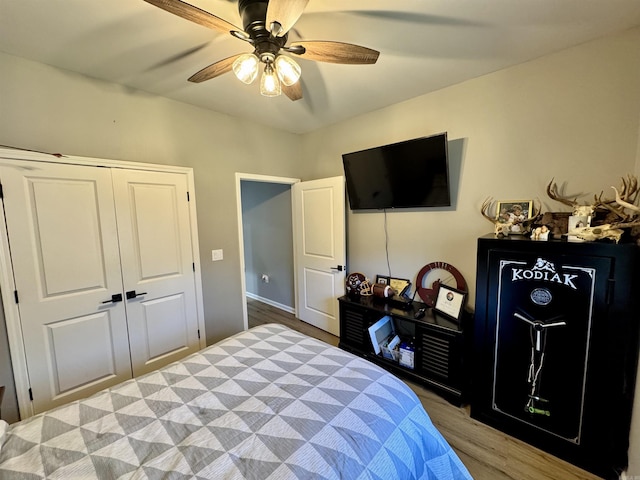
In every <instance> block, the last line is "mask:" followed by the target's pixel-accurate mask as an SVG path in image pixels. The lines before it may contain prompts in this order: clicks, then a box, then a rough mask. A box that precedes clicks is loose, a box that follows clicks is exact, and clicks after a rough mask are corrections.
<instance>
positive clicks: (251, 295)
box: [247, 292, 296, 315]
mask: <svg viewBox="0 0 640 480" xmlns="http://www.w3.org/2000/svg"><path fill="white" fill-rule="evenodd" d="M247 297H249V298H251V299H253V300H258V301H259V302H262V303H266V304H267V305H271V306H272V307H276V308H279V309H280V310H284V311H285V312H287V313H291V314H293V315H295V314H296V309H295V308H293V307H290V306H288V305H283V304H282V303H278V302H274V301H273V300H270V299H268V298H264V297H261V296H259V295H256V294H255V293H251V292H247Z"/></svg>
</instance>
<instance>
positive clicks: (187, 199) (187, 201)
mask: <svg viewBox="0 0 640 480" xmlns="http://www.w3.org/2000/svg"><path fill="white" fill-rule="evenodd" d="M190 201H191V200H189V192H187V202H190Z"/></svg>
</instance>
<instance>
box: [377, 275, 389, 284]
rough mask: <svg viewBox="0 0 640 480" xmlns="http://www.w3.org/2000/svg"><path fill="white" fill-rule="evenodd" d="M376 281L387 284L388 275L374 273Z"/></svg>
mask: <svg viewBox="0 0 640 480" xmlns="http://www.w3.org/2000/svg"><path fill="white" fill-rule="evenodd" d="M376 283H381V284H382V285H389V277H385V276H384V275H376Z"/></svg>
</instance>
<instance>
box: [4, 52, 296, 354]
mask: <svg viewBox="0 0 640 480" xmlns="http://www.w3.org/2000/svg"><path fill="white" fill-rule="evenodd" d="M0 92H1V95H2V104H1V105H2V106H1V108H2V115H1V116H0V145H8V146H15V147H20V148H27V149H33V150H42V151H46V152H61V153H66V154H71V155H79V156H85V157H97V158H107V159H119V160H127V161H135V162H150V163H159V164H172V165H181V166H187V167H193V169H194V173H195V183H196V202H197V210H198V228H199V242H200V258H201V268H202V280H203V290H204V302H205V305H204V310H205V321H206V329H207V342H208V343H212V342H213V341H216V340H218V339H220V338H223V337H225V336H228V335H230V334H233V333H236V332H238V331H240V330H242V327H243V319H242V299H241V295H240V264H239V246H238V226H237V211H236V205H235V198H236V192H235V172H247V173H255V174H266V175H277V176H283V177H297V176H298V175H299V173H298V172H297V170H296V165H298V164H299V163H300V162H299V161H298V159H299V157H298V155H299V151H300V138H299V137H298V136H297V135H293V134H289V133H285V132H282V131H278V130H273V129H269V128H266V127H262V126H258V125H256V124H252V123H251V122H247V121H243V120H238V119H236V118H233V117H229V116H226V115H222V114H218V113H215V112H211V111H207V110H204V109H201V108H196V107H193V106H190V105H186V104H183V103H178V102H175V101H171V100H167V99H164V98H161V97H157V96H153V95H149V94H146V93H144V92H140V91H132V90H130V89H127V88H124V87H121V86H119V85H115V84H110V83H105V82H101V81H98V80H93V79H90V78H87V77H84V76H80V75H77V74H74V73H70V72H66V71H62V70H58V69H55V68H51V67H48V66H46V65H42V64H38V63H34V62H30V61H26V60H23V59H20V58H17V57H12V56H8V55H4V54H1V53H0ZM220 248H221V249H223V252H224V260H223V261H219V262H215V263H214V262H211V250H212V249H220Z"/></svg>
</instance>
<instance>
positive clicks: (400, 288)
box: [389, 277, 411, 295]
mask: <svg viewBox="0 0 640 480" xmlns="http://www.w3.org/2000/svg"><path fill="white" fill-rule="evenodd" d="M389 285H390V286H391V288H393V289H394V290H395V292H396V294H397V295H404V294H405V292H406V291H407V290H408V289H409V286H410V285H411V282H410V281H409V280H407V279H405V278H393V277H390V278H389Z"/></svg>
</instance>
